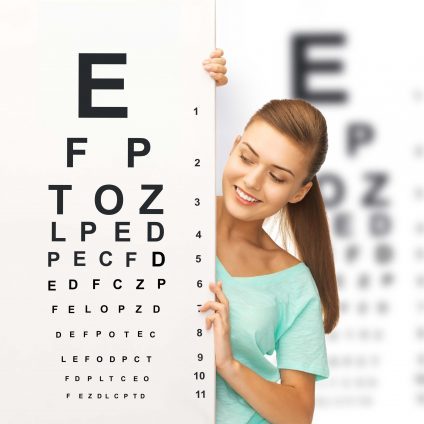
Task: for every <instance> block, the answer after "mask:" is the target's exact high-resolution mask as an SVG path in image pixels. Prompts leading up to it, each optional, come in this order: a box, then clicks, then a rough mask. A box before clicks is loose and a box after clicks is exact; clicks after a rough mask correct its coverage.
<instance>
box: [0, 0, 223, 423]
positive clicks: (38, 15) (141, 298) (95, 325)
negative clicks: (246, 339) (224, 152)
mask: <svg viewBox="0 0 424 424" xmlns="http://www.w3.org/2000/svg"><path fill="white" fill-rule="evenodd" d="M3 12H4V13H3V17H2V24H3V31H6V30H8V31H9V37H8V38H7V39H5V38H4V37H2V42H1V44H0V46H1V51H2V56H3V58H4V59H5V61H4V64H5V65H7V66H2V67H3V68H4V69H2V80H3V82H5V81H7V84H5V85H6V86H5V89H4V93H3V96H2V97H3V98H2V101H1V105H2V109H1V110H2V129H1V139H2V155H1V156H2V157H1V184H2V193H3V200H4V202H3V201H2V211H1V227H2V236H1V270H0V275H1V276H0V281H1V285H2V289H1V290H2V293H1V298H0V322H1V328H2V330H1V332H2V340H1V349H0V370H1V371H0V375H1V385H0V387H1V389H0V403H1V405H2V406H1V408H0V422H2V423H5V424H6V423H7V424H14V423H16V424H18V423H19V424H21V423H43V424H49V423H52V424H53V423H54V424H58V423H89V422H90V423H105V424H107V423H116V422H117V421H118V420H119V422H124V423H126V424H131V423H140V422H146V423H153V422H155V423H166V422H187V423H191V422H192V423H194V422H196V423H213V422H214V410H215V367H214V350H213V332H212V331H207V330H206V327H205V316H206V315H205V314H201V313H199V312H198V306H200V305H201V304H203V303H204V302H205V301H207V300H209V299H212V293H211V292H210V291H209V289H208V283H209V282H211V281H215V273H214V267H215V142H214V140H215V82H214V81H213V80H212V79H211V78H210V77H209V75H208V74H207V73H206V72H205V71H204V69H203V67H202V64H201V62H202V60H203V59H204V58H206V57H207V56H208V55H209V53H210V52H211V51H212V50H213V49H214V48H215V4H214V1H213V0H207V1H205V0H203V1H202V2H199V1H197V0H178V1H177V0H148V1H93V0H90V1H87V0H84V1H68V2H65V1H50V2H47V1H46V2H39V3H35V2H18V3H16V4H13V5H12V4H10V5H8V6H6V7H5V8H4V10H3ZM20 30H22V31H20ZM11 34H12V35H13V36H11Z"/></svg>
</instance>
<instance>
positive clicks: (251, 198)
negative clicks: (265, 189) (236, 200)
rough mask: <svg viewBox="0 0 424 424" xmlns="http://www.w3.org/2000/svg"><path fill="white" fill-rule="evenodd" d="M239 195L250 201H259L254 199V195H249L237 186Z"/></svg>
mask: <svg viewBox="0 0 424 424" xmlns="http://www.w3.org/2000/svg"><path fill="white" fill-rule="evenodd" d="M236 190H237V193H238V195H239V196H240V197H241V198H243V199H244V200H247V201H249V202H252V203H255V202H258V200H256V199H254V198H253V197H250V196H248V195H247V194H244V193H243V192H242V191H241V190H240V189H239V188H238V187H236Z"/></svg>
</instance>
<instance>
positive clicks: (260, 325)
mask: <svg viewBox="0 0 424 424" xmlns="http://www.w3.org/2000/svg"><path fill="white" fill-rule="evenodd" d="M216 281H222V289H223V292H224V295H225V296H226V297H227V299H228V301H229V305H230V332H231V333H230V335H231V348H232V352H233V356H234V358H235V359H236V360H238V361H239V362H240V363H242V364H243V365H245V366H247V367H249V368H250V369H251V370H253V371H254V372H256V373H257V374H259V375H260V376H262V377H263V378H265V379H267V380H269V381H273V382H277V381H278V380H280V373H279V368H287V369H293V370H300V371H305V372H308V373H311V374H314V375H315V381H319V380H323V379H325V378H328V377H329V375H330V374H329V369H328V362H327V349H326V344H325V333H324V326H323V322H322V306H321V301H320V297H319V294H318V289H317V286H316V283H315V280H314V278H313V276H312V273H311V271H310V269H309V268H308V266H307V265H306V264H305V263H304V262H300V263H298V264H296V265H293V266H291V267H289V268H286V269H283V270H281V271H278V272H274V273H272V274H265V275H257V276H252V277H233V276H231V275H230V274H229V273H228V271H227V270H226V269H225V268H224V265H223V264H222V263H221V261H220V260H219V258H218V257H216ZM274 351H275V354H276V362H277V367H275V366H274V364H273V363H271V362H270V360H268V359H267V358H266V357H265V355H272V354H273V352H274ZM215 422H216V423H217V424H233V423H237V424H244V423H248V424H257V423H268V421H266V420H265V419H264V418H263V417H261V416H260V415H259V414H258V413H257V412H256V411H255V410H254V409H253V408H252V407H251V406H250V405H249V404H248V403H247V402H246V401H245V400H244V398H242V397H241V396H240V395H239V394H238V393H237V392H235V391H234V390H233V389H232V388H231V386H230V385H229V384H228V383H227V382H226V381H225V380H224V379H223V378H222V377H221V376H220V375H219V374H218V373H216V420H215Z"/></svg>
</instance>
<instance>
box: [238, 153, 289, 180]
mask: <svg viewBox="0 0 424 424" xmlns="http://www.w3.org/2000/svg"><path fill="white" fill-rule="evenodd" d="M240 158H241V160H242V161H243V162H245V163H253V162H252V161H251V160H249V159H247V158H246V157H245V156H243V153H241V154H240ZM269 175H271V177H272V179H273V180H274V181H275V182H277V183H283V182H284V180H280V179H279V178H277V177H275V176H274V175H272V174H269Z"/></svg>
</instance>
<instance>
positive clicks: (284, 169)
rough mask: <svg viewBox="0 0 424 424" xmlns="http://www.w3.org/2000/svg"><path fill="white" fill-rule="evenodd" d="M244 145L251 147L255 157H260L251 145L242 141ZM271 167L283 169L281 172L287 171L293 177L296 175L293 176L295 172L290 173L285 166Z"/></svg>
mask: <svg viewBox="0 0 424 424" xmlns="http://www.w3.org/2000/svg"><path fill="white" fill-rule="evenodd" d="M242 144H245V145H246V146H247V147H249V149H250V150H251V151H252V153H253V154H254V155H255V156H257V157H259V155H258V154H257V153H256V152H255V151H254V150H253V148H252V146H251V145H250V144H249V143H246V142H245V141H242ZM271 166H273V167H275V168H278V169H281V170H283V171H286V172H288V173H289V174H292V175H293V177H294V176H295V175H294V174H293V172H292V171H290V169H287V168H284V166H278V165H271Z"/></svg>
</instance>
